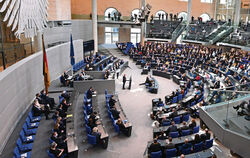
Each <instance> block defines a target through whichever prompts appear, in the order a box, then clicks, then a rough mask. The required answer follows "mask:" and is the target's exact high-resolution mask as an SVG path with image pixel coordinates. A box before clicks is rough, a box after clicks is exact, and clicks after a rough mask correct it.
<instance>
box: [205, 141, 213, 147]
mask: <svg viewBox="0 0 250 158" xmlns="http://www.w3.org/2000/svg"><path fill="white" fill-rule="evenodd" d="M213 142H214V139H210V140H206V141H205V148H206V149H209V148H211V147H212V146H213Z"/></svg>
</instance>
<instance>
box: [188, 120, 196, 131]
mask: <svg viewBox="0 0 250 158" xmlns="http://www.w3.org/2000/svg"><path fill="white" fill-rule="evenodd" d="M194 127H196V121H195V119H192V121H191V123H190V124H189V128H190V129H191V130H193V128H194Z"/></svg>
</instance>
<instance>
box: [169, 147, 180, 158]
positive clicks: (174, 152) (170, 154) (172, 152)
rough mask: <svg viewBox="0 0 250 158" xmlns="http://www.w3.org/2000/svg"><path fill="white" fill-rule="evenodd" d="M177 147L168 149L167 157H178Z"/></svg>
mask: <svg viewBox="0 0 250 158" xmlns="http://www.w3.org/2000/svg"><path fill="white" fill-rule="evenodd" d="M176 152H177V150H176V148H173V149H167V150H166V158H171V157H176Z"/></svg>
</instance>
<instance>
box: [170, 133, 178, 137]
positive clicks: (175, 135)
mask: <svg viewBox="0 0 250 158" xmlns="http://www.w3.org/2000/svg"><path fill="white" fill-rule="evenodd" d="M169 136H170V137H172V138H177V137H178V136H179V132H170V133H169Z"/></svg>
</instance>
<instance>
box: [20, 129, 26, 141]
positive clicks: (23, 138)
mask: <svg viewBox="0 0 250 158" xmlns="http://www.w3.org/2000/svg"><path fill="white" fill-rule="evenodd" d="M19 136H20V138H21V140H22V142H24V141H25V140H26V137H25V135H24V132H23V130H21V132H20V134H19Z"/></svg>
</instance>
